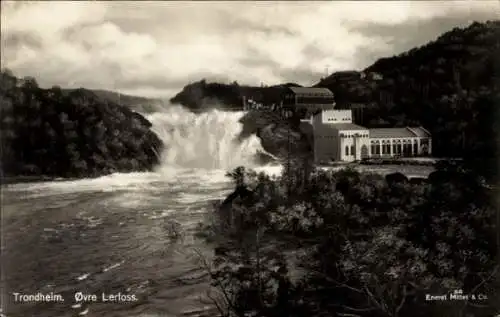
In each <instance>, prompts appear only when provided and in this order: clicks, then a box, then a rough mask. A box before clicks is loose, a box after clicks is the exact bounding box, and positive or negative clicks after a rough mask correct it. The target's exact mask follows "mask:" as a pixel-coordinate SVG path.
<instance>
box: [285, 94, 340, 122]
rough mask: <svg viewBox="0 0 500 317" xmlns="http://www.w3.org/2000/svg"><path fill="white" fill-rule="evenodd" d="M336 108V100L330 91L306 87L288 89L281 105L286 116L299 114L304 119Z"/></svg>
mask: <svg viewBox="0 0 500 317" xmlns="http://www.w3.org/2000/svg"><path fill="white" fill-rule="evenodd" d="M334 107H335V99H334V96H333V93H332V92H331V91H330V90H329V89H327V88H306V87H288V88H287V89H286V91H285V93H284V95H283V96H282V102H281V105H280V108H281V111H282V113H283V114H284V115H285V116H290V115H291V114H292V113H298V114H300V116H301V117H303V118H307V117H310V116H311V115H313V114H316V113H318V112H320V111H322V110H328V109H333V108H334Z"/></svg>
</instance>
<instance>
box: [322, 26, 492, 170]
mask: <svg viewBox="0 0 500 317" xmlns="http://www.w3.org/2000/svg"><path fill="white" fill-rule="evenodd" d="M498 56H500V22H499V21H495V22H487V23H477V22H475V23H473V24H472V25H470V26H469V27H467V28H464V29H461V28H455V29H453V30H452V31H450V32H447V33H445V34H443V35H442V36H440V37H439V38H438V39H437V40H435V41H433V42H431V43H429V44H427V45H424V46H422V47H419V48H415V49H412V50H410V51H408V52H405V53H403V54H401V55H398V56H394V57H390V58H382V59H380V60H378V61H377V62H376V63H375V64H373V65H372V66H370V67H368V68H367V69H365V70H364V71H362V72H350V73H348V74H347V73H335V74H333V75H331V76H329V77H327V78H325V79H323V80H321V81H320V82H319V83H318V84H317V85H316V86H318V87H327V88H329V89H330V90H332V91H333V92H334V94H335V97H336V101H337V104H338V106H339V107H341V108H352V109H354V114H355V118H356V120H357V121H358V123H360V124H363V125H366V126H368V127H382V126H385V127H392V126H417V125H422V126H424V127H426V128H427V129H429V131H430V132H431V133H432V136H433V151H434V155H436V156H442V157H463V158H466V159H467V162H466V163H467V165H468V166H469V167H472V168H475V169H478V171H480V172H481V174H483V175H487V176H490V178H491V179H497V177H498V175H493V174H494V173H496V171H497V170H498V168H497V165H496V164H497V159H496V158H497V157H498V144H499V142H500V139H499V136H500V129H499V127H500V112H499V107H500V77H499V74H500V59H499V58H498Z"/></svg>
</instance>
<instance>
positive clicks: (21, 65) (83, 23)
mask: <svg viewBox="0 0 500 317" xmlns="http://www.w3.org/2000/svg"><path fill="white" fill-rule="evenodd" d="M499 17H500V2H499V0H490V1H480V0H472V1H457V2H455V1H431V2H425V1H412V2H405V1H388V2H367V1H352V2H341V1H336V2H326V1H325V2H311V1H305V2H285V1H282V2H264V1H262V2H250V1H249V2H230V1H226V2H212V1H203V2H180V1H179V2H177V1H176V2H174V1H172V2H147V1H144V2H142V1H141V2H132V1H130V2H119V1H116V2H115V1H113V2H98V1H92V2H76V1H75V2H67V3H66V2H62V1H57V2H32V3H30V2H24V1H23V2H21V1H15V2H8V1H2V4H1V32H2V34H1V41H2V43H1V44H2V46H1V63H2V67H7V68H10V69H11V70H12V71H13V72H14V73H15V74H16V75H17V76H27V75H31V76H34V77H36V78H37V80H38V82H39V84H40V85H41V86H52V85H60V86H62V87H87V88H100V89H114V90H118V91H121V92H123V93H129V94H136V95H143V96H153V97H170V96H172V95H174V94H175V93H177V92H178V91H179V90H180V89H182V87H183V86H184V85H185V84H188V83H189V82H193V81H198V80H200V79H202V78H206V79H207V80H218V81H222V82H232V81H234V80H237V81H238V82H239V83H240V84H257V85H258V84H260V83H261V82H264V83H265V84H268V85H272V84H277V83H283V82H296V83H299V84H302V85H311V84H313V83H315V82H317V81H318V80H319V78H320V77H321V76H324V74H325V72H326V71H327V70H328V71H330V72H332V71H336V70H347V69H362V68H364V67H367V66H368V65H370V64H371V63H373V62H374V61H375V60H376V59H377V58H380V57H384V56H390V55H393V54H396V53H401V52H403V51H405V50H408V49H411V48H413V47H415V46H419V45H422V44H425V43H427V42H428V41H430V40H434V39H435V38H436V37H437V36H439V35H440V34H441V33H443V32H445V31H448V30H450V29H452V28H453V27H455V26H466V25H468V24H469V23H471V22H472V21H475V20H476V21H485V20H492V19H499Z"/></svg>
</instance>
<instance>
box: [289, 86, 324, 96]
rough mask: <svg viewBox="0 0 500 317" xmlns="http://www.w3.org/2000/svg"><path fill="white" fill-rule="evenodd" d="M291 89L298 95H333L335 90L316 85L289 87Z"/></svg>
mask: <svg viewBox="0 0 500 317" xmlns="http://www.w3.org/2000/svg"><path fill="white" fill-rule="evenodd" d="M289 89H290V90H291V91H292V92H293V93H294V94H297V95H312V94H314V95H316V96H318V95H319V96H324V97H333V92H331V91H330V89H328V88H315V87H311V88H309V87H289Z"/></svg>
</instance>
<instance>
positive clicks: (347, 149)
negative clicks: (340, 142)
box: [345, 145, 349, 156]
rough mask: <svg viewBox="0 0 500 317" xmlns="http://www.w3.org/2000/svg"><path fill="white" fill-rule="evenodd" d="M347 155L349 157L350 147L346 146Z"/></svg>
mask: <svg viewBox="0 0 500 317" xmlns="http://www.w3.org/2000/svg"><path fill="white" fill-rule="evenodd" d="M345 155H346V156H349V146H348V145H346V146H345Z"/></svg>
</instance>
